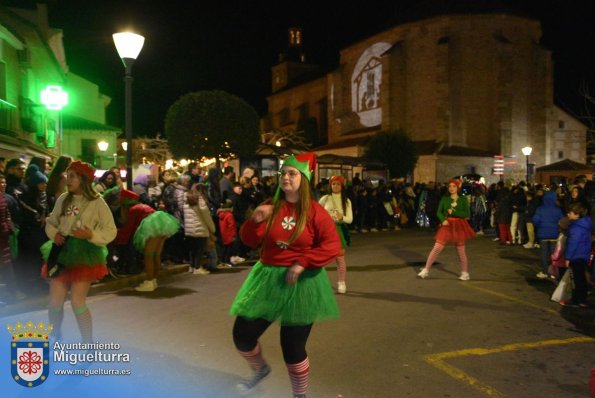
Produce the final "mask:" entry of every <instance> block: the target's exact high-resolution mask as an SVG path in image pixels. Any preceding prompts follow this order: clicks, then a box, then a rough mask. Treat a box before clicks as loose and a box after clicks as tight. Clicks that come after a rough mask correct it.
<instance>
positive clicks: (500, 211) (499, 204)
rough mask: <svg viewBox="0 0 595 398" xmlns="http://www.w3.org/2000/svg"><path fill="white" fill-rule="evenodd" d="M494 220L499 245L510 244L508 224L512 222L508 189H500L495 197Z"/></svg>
mask: <svg viewBox="0 0 595 398" xmlns="http://www.w3.org/2000/svg"><path fill="white" fill-rule="evenodd" d="M494 219H495V221H496V223H497V224H498V231H499V236H500V244H501V245H511V244H512V234H511V233H510V223H511V220H512V203H511V195H510V189H508V188H507V187H504V186H503V187H502V188H500V189H499V190H498V194H497V195H496V212H495V213H494Z"/></svg>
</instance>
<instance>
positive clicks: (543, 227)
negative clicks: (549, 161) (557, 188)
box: [533, 191, 564, 279]
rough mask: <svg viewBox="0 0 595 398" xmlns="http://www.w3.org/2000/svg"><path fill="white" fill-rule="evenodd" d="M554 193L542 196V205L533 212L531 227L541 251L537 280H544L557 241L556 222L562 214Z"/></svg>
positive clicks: (549, 192) (550, 192)
mask: <svg viewBox="0 0 595 398" xmlns="http://www.w3.org/2000/svg"><path fill="white" fill-rule="evenodd" d="M556 199H557V198H556V193H555V192H552V191H548V192H546V193H545V194H544V195H543V204H542V205H541V206H539V207H538V208H537V210H535V215H534V216H533V226H534V227H535V229H536V231H537V233H536V235H537V240H538V241H539V246H540V250H541V271H540V272H539V273H538V274H537V275H536V276H537V277H538V278H539V279H546V278H547V277H548V276H547V270H548V267H549V265H550V259H551V257H552V253H553V252H554V250H555V248H556V240H557V239H558V222H559V221H560V219H561V218H562V217H564V213H562V210H561V209H560V208H559V207H558V206H557V205H556Z"/></svg>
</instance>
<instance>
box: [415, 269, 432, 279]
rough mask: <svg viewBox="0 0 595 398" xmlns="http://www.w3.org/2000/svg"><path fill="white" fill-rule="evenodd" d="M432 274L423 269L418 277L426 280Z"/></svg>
mask: <svg viewBox="0 0 595 398" xmlns="http://www.w3.org/2000/svg"><path fill="white" fill-rule="evenodd" d="M429 274H430V271H429V270H427V269H426V268H423V269H422V270H421V271H420V272H419V274H417V276H418V277H419V278H421V279H426V278H427V277H428V275H429Z"/></svg>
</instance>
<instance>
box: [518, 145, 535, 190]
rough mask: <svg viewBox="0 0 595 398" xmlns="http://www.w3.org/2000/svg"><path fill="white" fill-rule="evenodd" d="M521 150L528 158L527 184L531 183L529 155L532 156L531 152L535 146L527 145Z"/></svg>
mask: <svg viewBox="0 0 595 398" xmlns="http://www.w3.org/2000/svg"><path fill="white" fill-rule="evenodd" d="M521 151H522V152H523V155H525V159H526V166H525V167H526V169H527V170H526V173H527V174H526V180H527V184H529V156H531V152H532V151H533V148H531V147H530V146H526V147H524V148H521Z"/></svg>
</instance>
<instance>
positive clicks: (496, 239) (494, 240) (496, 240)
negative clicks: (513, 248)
mask: <svg viewBox="0 0 595 398" xmlns="http://www.w3.org/2000/svg"><path fill="white" fill-rule="evenodd" d="M499 240H500V238H494V239H492V242H498V241H499Z"/></svg>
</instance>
